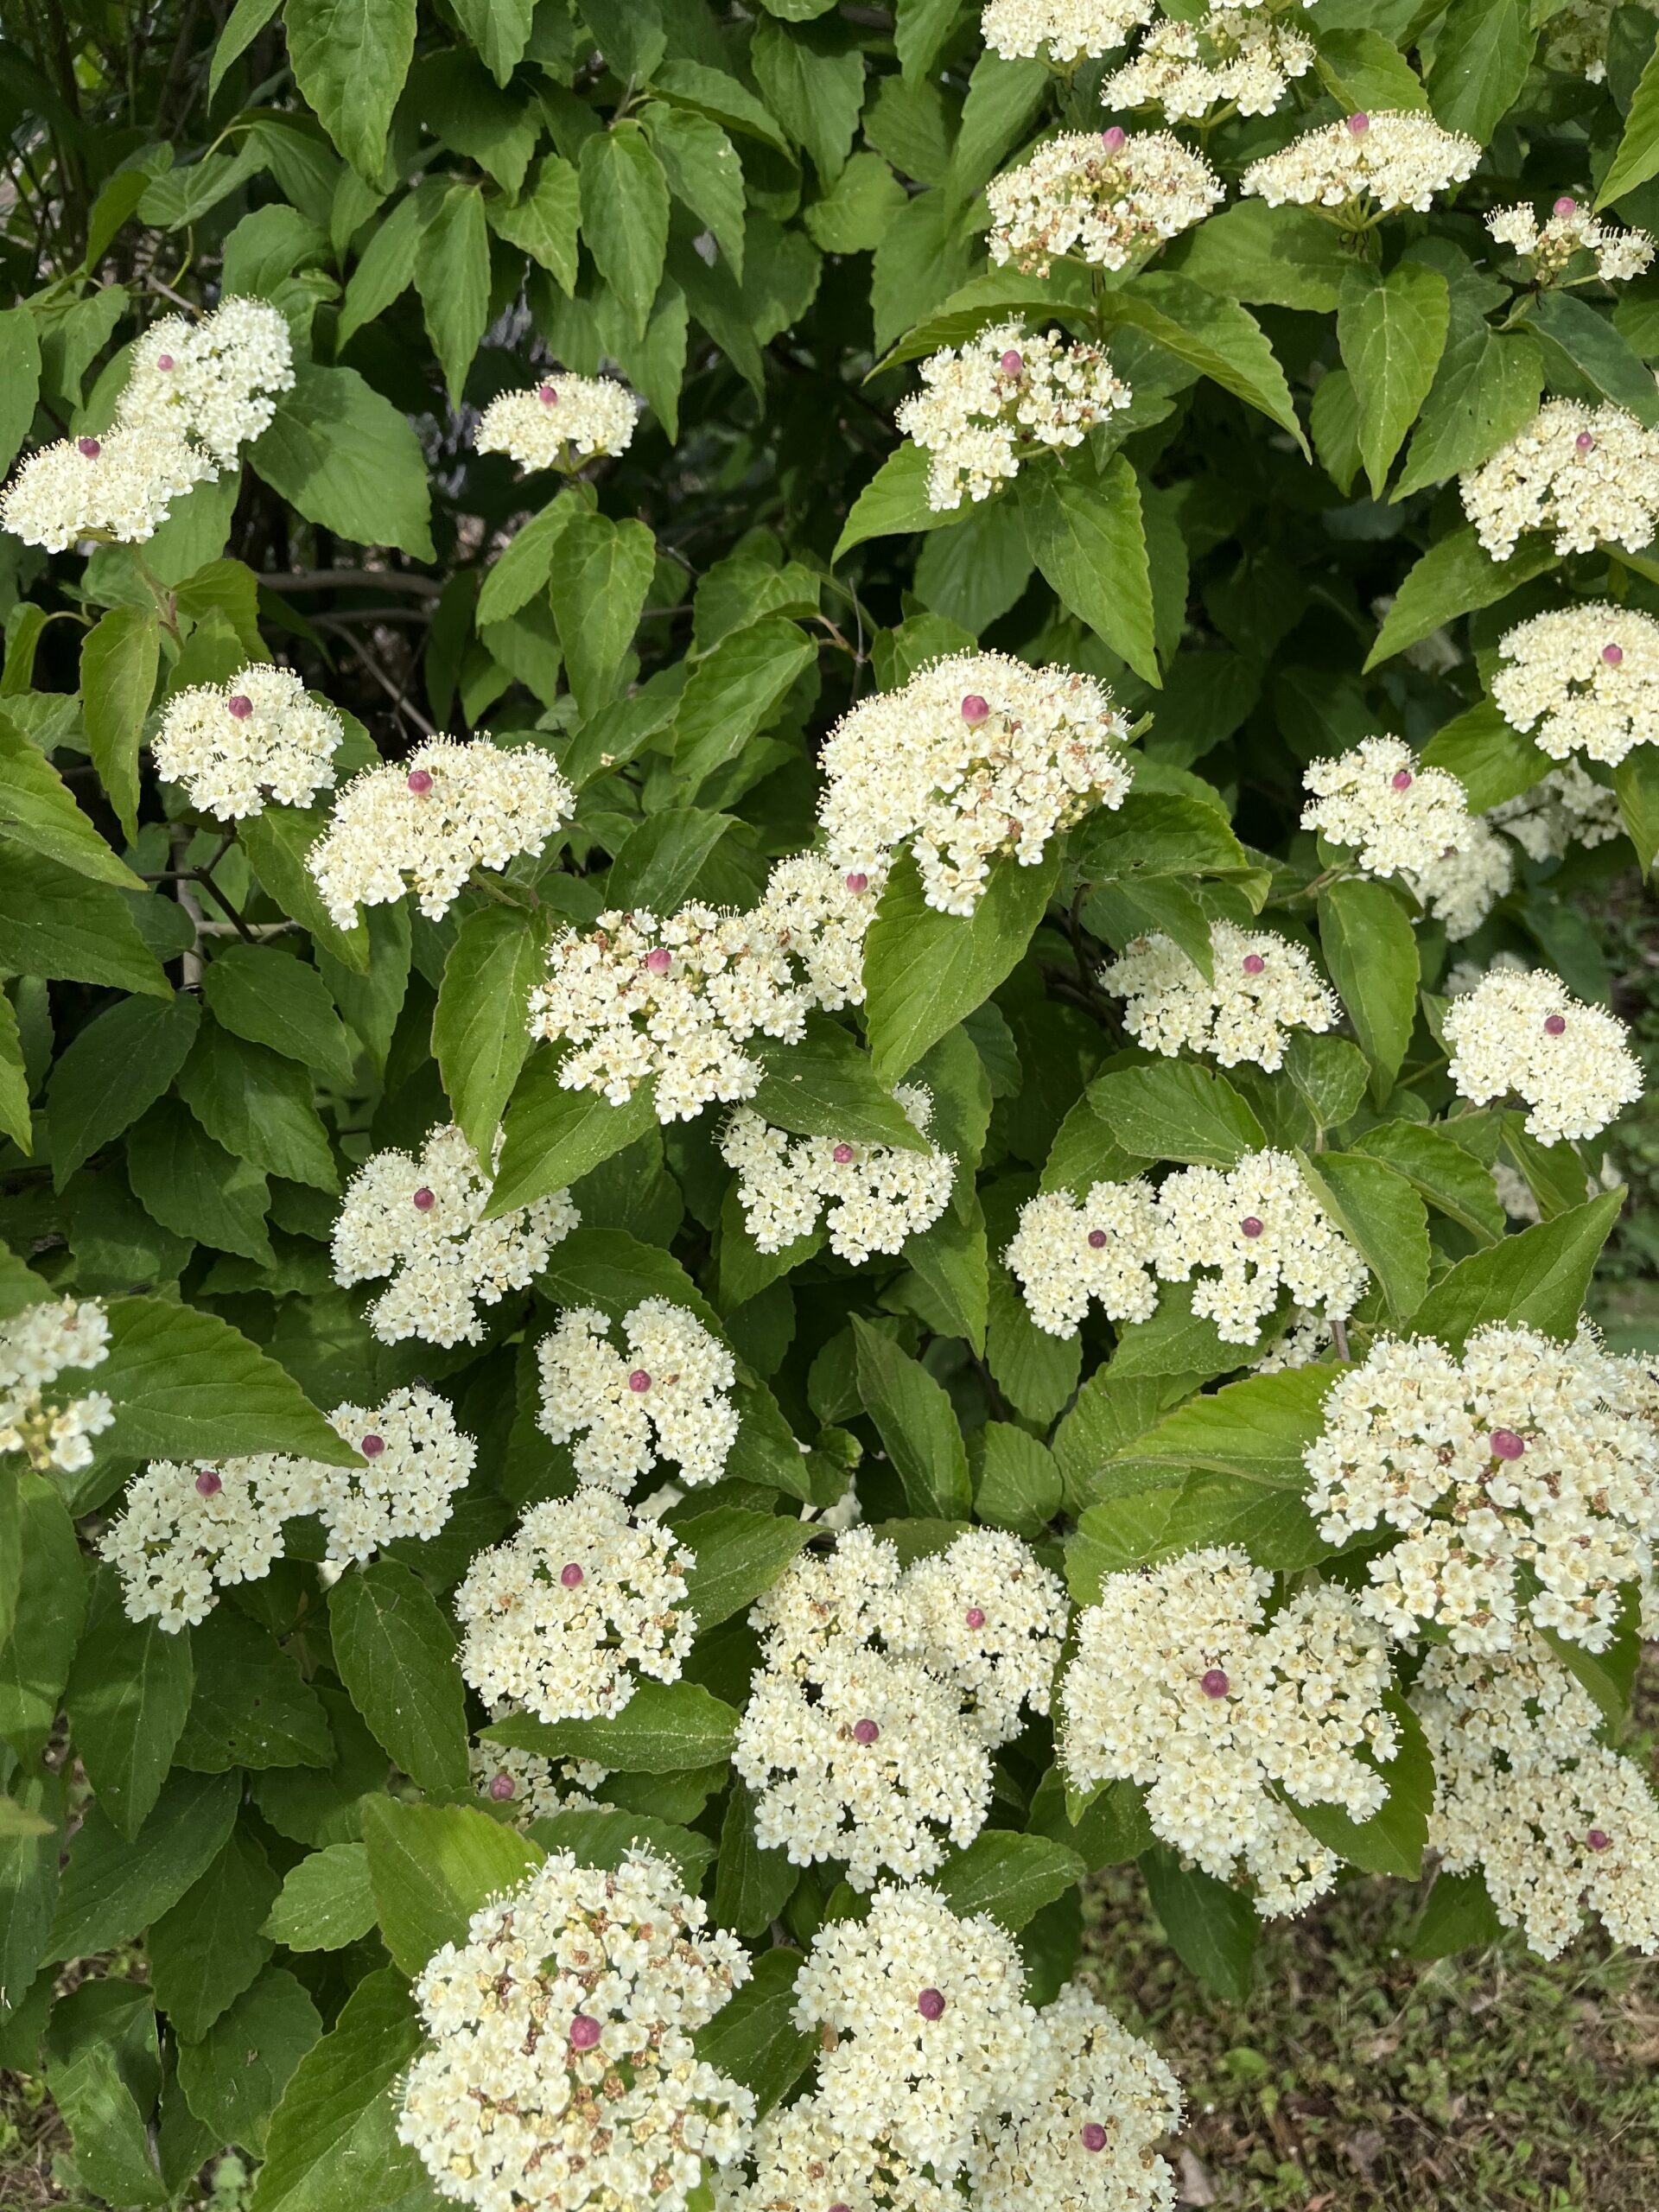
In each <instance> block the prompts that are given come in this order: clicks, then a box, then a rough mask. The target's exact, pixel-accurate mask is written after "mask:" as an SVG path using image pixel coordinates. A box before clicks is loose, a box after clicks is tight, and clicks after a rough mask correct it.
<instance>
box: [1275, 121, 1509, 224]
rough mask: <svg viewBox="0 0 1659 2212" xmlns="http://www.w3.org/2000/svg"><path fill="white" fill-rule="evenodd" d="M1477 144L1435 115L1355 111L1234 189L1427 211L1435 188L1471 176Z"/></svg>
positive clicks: (1311, 133)
mask: <svg viewBox="0 0 1659 2212" xmlns="http://www.w3.org/2000/svg"><path fill="white" fill-rule="evenodd" d="M1479 162H1480V147H1479V145H1478V143H1476V141H1475V140H1474V139H1472V138H1467V137H1465V136H1464V135H1463V133H1462V132H1461V131H1459V130H1442V129H1441V128H1440V124H1438V123H1436V122H1435V121H1434V119H1433V117H1432V116H1429V115H1420V114H1418V113H1416V112H1415V111H1412V110H1407V109H1399V108H1395V109H1387V110H1384V111H1381V112H1379V113H1377V114H1376V115H1368V114H1366V113H1365V112H1364V111H1363V110H1360V111H1357V113H1355V114H1353V115H1348V116H1344V118H1343V119H1342V121H1341V122H1340V123H1327V124H1323V125H1322V126H1321V127H1320V128H1319V129H1317V130H1305V131H1304V132H1303V133H1302V135H1301V137H1300V138H1293V139H1292V140H1291V142H1290V143H1289V145H1287V146H1284V147H1281V149H1280V150H1279V151H1278V153H1276V154H1264V155H1263V156H1262V159H1261V160H1260V161H1257V162H1251V163H1250V166H1249V168H1247V169H1246V170H1245V172H1244V175H1243V179H1242V180H1241V181H1240V185H1239V189H1240V191H1241V192H1243V194H1245V196H1246V197H1247V198H1249V197H1252V196H1254V197H1255V198H1257V199H1261V200H1266V201H1267V203H1268V207H1285V206H1287V205H1289V206H1291V207H1334V208H1340V209H1343V210H1344V212H1346V211H1349V210H1355V209H1357V208H1359V207H1363V206H1364V205H1365V204H1366V203H1367V202H1370V203H1371V204H1372V205H1374V206H1376V207H1381V208H1384V209H1387V210H1389V212H1393V211H1394V210H1395V209H1397V208H1401V207H1415V208H1416V209H1417V210H1418V212H1419V213H1422V214H1427V212H1428V209H1429V207H1430V205H1431V203H1432V202H1433V197H1434V194H1436V193H1437V192H1449V191H1450V190H1451V188H1452V186H1453V185H1454V184H1462V183H1464V182H1465V181H1466V180H1467V179H1468V178H1470V177H1471V176H1472V175H1474V173H1475V170H1476V168H1478V165H1479Z"/></svg>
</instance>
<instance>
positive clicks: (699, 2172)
mask: <svg viewBox="0 0 1659 2212" xmlns="http://www.w3.org/2000/svg"><path fill="white" fill-rule="evenodd" d="M707 1917H708V1915H707V1911H706V1909H705V1907H704V1906H703V1905H702V1903H701V1901H700V1900H699V1899H697V1898H696V1897H690V1896H688V1895H687V1893H686V1890H685V1885H684V1884H683V1881H682V1880H681V1878H680V1876H679V1874H678V1873H677V1871H676V1870H675V1869H674V1867H672V1866H670V1865H669V1864H668V1862H667V1861H666V1860H664V1859H656V1858H653V1857H652V1855H651V1854H650V1853H646V1852H643V1851H637V1850H636V1851H633V1852H631V1853H629V1855H628V1857H627V1858H626V1859H625V1860H624V1861H623V1863H622V1865H621V1866H620V1867H618V1868H616V1869H614V1870H613V1871H612V1870H607V1869H604V1868H597V1867H589V1866H578V1865H577V1863H576V1861H575V1859H574V1858H573V1857H572V1856H571V1854H570V1853H569V1852H556V1853H553V1854H552V1856H551V1857H550V1858H549V1859H546V1860H545V1861H544V1862H543V1864H542V1865H541V1866H538V1867H537V1869H536V1870H535V1872H533V1873H532V1874H531V1876H530V1878H529V1879H528V1880H527V1881H526V1882H524V1885H522V1886H521V1887H520V1888H518V1889H517V1890H515V1891H512V1892H511V1893H510V1894H509V1895H508V1896H506V1897H503V1898H501V1899H500V1900H499V1902H498V1903H496V1904H487V1905H485V1906H483V1907H482V1908H481V1909H480V1910H479V1911H477V1912H475V1913H474V1915H473V1916H472V1919H471V1921H470V1922H469V1923H468V1924H467V1941H466V1942H464V1943H461V1944H454V1943H446V1944H445V1945H444V1947H443V1948H442V1950H441V1951H439V1952H438V1953H437V1954H436V1955H435V1957H433V1958H432V1959H430V1960H429V1961H428V1962H427V1964H426V1966H425V1967H423V1969H422V1971H421V1973H420V1974H419V1976H418V1977H417V1978H416V1983H415V2001H416V2005H418V2007H419V2009H420V2013H421V2018H422V2020H423V2024H424V2025H425V2028H426V2032H427V2037H428V2041H427V2043H426V2044H425V2046H424V2047H423V2050H421V2051H420V2053H419V2055H418V2056H416V2060H415V2063H414V2064H413V2065H412V2066H411V2067H410V2070H409V2072H408V2074H407V2075H406V2076H405V2077H404V2082H403V2083H402V2087H401V2092H400V2094H399V2096H398V2103H397V2123H396V2124H397V2137H398V2140H399V2141H400V2142H404V2143H407V2144H408V2145H410V2146H411V2148H413V2149H414V2150H415V2151H416V2152H417V2153H418V2154H419V2157H420V2159H421V2163H422V2164H423V2165H424V2167H425V2168H426V2171H427V2172H428V2173H429V2175H430V2176H431V2178H432V2183H433V2186H434V2187H435V2190H437V2193H438V2194H439V2196H443V2197H447V2198H448V2199H449V2200H451V2201H452V2202H458V2203H462V2204H472V2205H475V2206H477V2207H478V2208H479V2212H529V2209H530V2208H532V2207H546V2208H548V2212H584V2208H586V2212H621V2208H623V2207H627V2208H630V2212H632V2208H633V2207H636V2206H637V2207H639V2208H640V2212H646V2208H649V2212H686V2209H687V2207H688V2206H690V2205H691V2204H693V2203H706V2202H708V2197H707V2195H706V2189H707V2186H708V2184H709V2183H710V2182H711V2180H712V2177H713V2175H714V2173H715V2171H716V2170H717V2169H718V2168H720V2167H721V2166H723V2165H728V2164H731V2163H732V2161H733V2160H734V2159H735V2158H738V2157H740V2156H741V2153H742V2151H743V2149H744V2147H745V2145H747V2141H748V2137H749V2131H750V2126H751V2123H752V2121H753V2117H754V2099H753V2094H751V2092H750V2091H749V2090H747V2089H746V2088H743V2087H741V2084H739V2083H738V2082H734V2081H733V2080H732V2079H731V2078H730V2077H729V2076H728V2075H724V2074H721V2073H720V2072H719V2071H718V2070H717V2069H715V2068H714V2067H713V2066H710V2065H709V2064H708V2063H706V2062H705V2061H703V2060H701V2059H699V2058H698V2056H697V2055H696V2044H695V2043H694V2041H693V2037H695V2035H696V2031H697V2030H698V2029H699V2028H701V2027H702V2026H704V2025H705V2024H707V2023H708V2022H709V2020H711V2019H712V2018H714V2017H715V2013H717V2012H719V2011H720V2009H721V2006H722V2005H724V2004H725V2003H726V2001H727V1999H728V1998H729V1997H730V1996H731V1994H732V1993H733V1991H734V1990H735V1989H738V1988H741V1986H742V1985H743V1983H744V1982H746V1981H747V1980H748V1977H749V1963H748V1960H747V1957H746V1956H745V1955H744V1952H743V1948H742V1946H741V1944H740V1943H739V1942H738V1941H737V1939H736V1938H735V1937H734V1936H730V1935H728V1934H727V1933H726V1932H725V1931H724V1930H723V1929H709V1928H708V1926H707V1925H706V1923H707Z"/></svg>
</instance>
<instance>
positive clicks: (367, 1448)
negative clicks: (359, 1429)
mask: <svg viewBox="0 0 1659 2212" xmlns="http://www.w3.org/2000/svg"><path fill="white" fill-rule="evenodd" d="M358 1448H359V1451H360V1452H362V1454H363V1457H364V1458H365V1459H378V1458H379V1457H380V1454H381V1453H382V1452H384V1451H385V1448H386V1440H385V1437H384V1436H375V1435H372V1434H371V1435H368V1436H365V1438H364V1440H363V1441H362V1443H361V1444H360V1445H359V1447H358Z"/></svg>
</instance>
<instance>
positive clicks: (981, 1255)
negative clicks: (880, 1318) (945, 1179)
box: [905, 1196, 991, 1357]
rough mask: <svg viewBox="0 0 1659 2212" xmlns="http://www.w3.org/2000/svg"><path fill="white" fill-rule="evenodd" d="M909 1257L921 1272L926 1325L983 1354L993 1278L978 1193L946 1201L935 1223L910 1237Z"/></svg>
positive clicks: (919, 1304)
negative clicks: (961, 1200) (951, 1202)
mask: <svg viewBox="0 0 1659 2212" xmlns="http://www.w3.org/2000/svg"><path fill="white" fill-rule="evenodd" d="M905 1257H906V1260H908V1261H909V1262H910V1265H911V1267H912V1269H913V1270H914V1272H915V1275H916V1287H917V1291H918V1297H917V1302H916V1308H915V1310H916V1311H917V1313H918V1314H919V1315H920V1316H921V1317H922V1319H924V1320H925V1322H926V1325H927V1326H928V1327H929V1328H930V1329H931V1330H932V1331H933V1332H934V1334H935V1335H936V1336H941V1337H961V1338H964V1339H965V1341H966V1342H967V1343H968V1344H969V1345H970V1346H971V1348H972V1350H973V1351H974V1354H975V1356H976V1357H981V1356H982V1355H983V1352H984V1350H985V1329H986V1324H987V1322H988V1319H989V1318H990V1291H991V1283H990V1258H989V1254H988V1251H987V1249H986V1242H985V1222H984V1217H983V1215H982V1212H981V1211H980V1205H979V1200H978V1198H977V1196H974V1197H972V1198H970V1199H969V1201H968V1203H967V1204H966V1205H951V1206H947V1207H946V1209H945V1211H944V1213H942V1214H941V1215H940V1216H939V1218H938V1220H937V1221H936V1222H935V1223H934V1224H932V1226H931V1228H929V1229H924V1230H918V1232H917V1233H916V1235H914V1236H910V1237H908V1238H906V1243H905ZM924 1293H925V1296H923V1295H920V1294H924Z"/></svg>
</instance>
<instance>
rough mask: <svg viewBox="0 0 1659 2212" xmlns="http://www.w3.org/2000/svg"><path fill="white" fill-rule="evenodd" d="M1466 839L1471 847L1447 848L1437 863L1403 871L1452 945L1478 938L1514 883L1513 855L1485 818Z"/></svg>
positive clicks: (1469, 827)
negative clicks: (1478, 931) (1470, 938)
mask: <svg viewBox="0 0 1659 2212" xmlns="http://www.w3.org/2000/svg"><path fill="white" fill-rule="evenodd" d="M1465 834H1466V837H1467V842H1466V843H1465V844H1462V845H1448V846H1447V847H1446V850H1445V851H1444V852H1443V853H1441V854H1440V856H1439V858H1438V859H1435V860H1432V861H1425V862H1424V864H1423V865H1422V866H1421V868H1402V870H1401V874H1402V876H1403V877H1404V879H1405V881H1406V883H1407V885H1408V887H1409V888H1410V889H1411V891H1412V892H1413V893H1414V894H1415V896H1416V897H1417V898H1418V899H1421V902H1422V905H1423V906H1424V908H1425V909H1426V910H1427V913H1428V915H1429V917H1430V918H1431V919H1432V920H1433V921H1437V922H1440V923H1443V924H1444V925H1445V928H1446V936H1447V938H1449V940H1450V941H1451V943H1452V944H1461V943H1462V941H1463V939H1464V938H1466V937H1472V936H1473V935H1474V933H1475V931H1477V930H1478V928H1479V927H1480V925H1481V924H1482V923H1483V922H1484V920H1485V919H1486V917H1487V916H1488V915H1489V914H1490V913H1491V911H1492V909H1493V907H1494V906H1497V902H1498V900H1499V899H1502V898H1503V896H1504V895H1505V894H1506V893H1507V892H1508V891H1509V888H1510V885H1511V884H1512V883H1513V882H1514V880H1515V855H1514V854H1513V853H1512V852H1511V851H1510V848H1509V847H1508V845H1506V844H1505V843H1504V842H1503V838H1502V837H1500V836H1498V834H1497V831H1496V830H1495V829H1492V827H1491V824H1490V823H1488V822H1486V820H1485V819H1484V817H1482V816H1480V815H1478V814H1476V815H1471V817H1470V818H1469V821H1468V823H1467V824H1466V829H1465Z"/></svg>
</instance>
